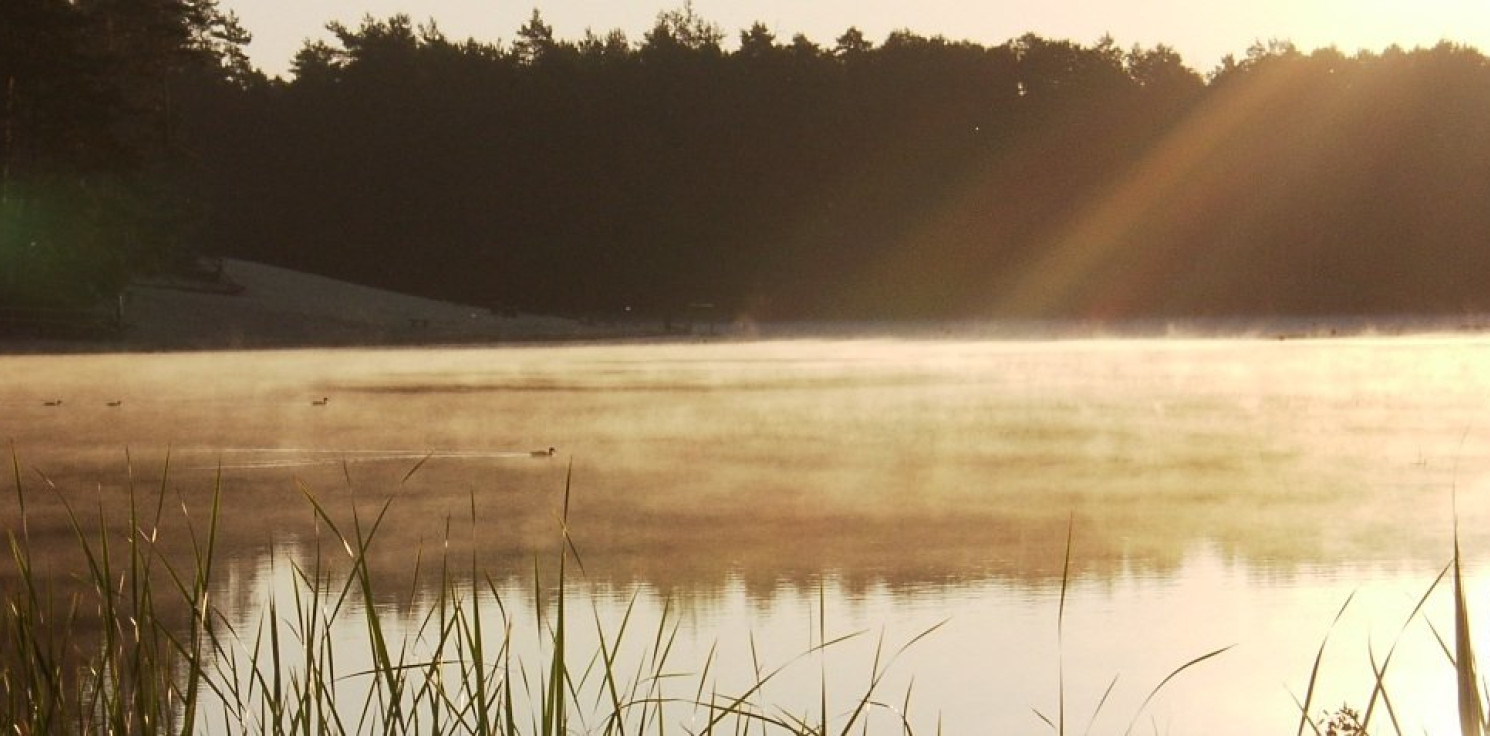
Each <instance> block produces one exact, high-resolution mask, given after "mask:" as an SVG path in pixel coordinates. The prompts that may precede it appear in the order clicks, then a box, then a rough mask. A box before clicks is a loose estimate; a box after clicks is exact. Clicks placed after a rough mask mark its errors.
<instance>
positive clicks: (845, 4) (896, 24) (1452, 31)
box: [220, 0, 1490, 76]
mask: <svg viewBox="0 0 1490 736" xmlns="http://www.w3.org/2000/svg"><path fill="white" fill-rule="evenodd" d="M682 4H683V3H682V0H603V1H600V2H597V1H596V0H220V5H221V7H222V8H224V9H227V10H233V11H235V12H237V13H238V16H239V18H240V19H241V20H242V21H243V24H244V26H245V27H247V28H248V30H249V31H250V32H252V33H253V34H254V41H253V43H252V44H250V45H249V48H248V51H249V55H250V56H251V57H252V58H253V61H254V64H255V65H256V66H258V67H259V68H261V69H263V70H264V71H265V72H266V73H268V74H269V75H271V76H274V75H283V76H288V69H289V62H290V58H291V57H292V56H293V55H294V53H295V51H296V50H297V49H299V48H300V46H301V44H302V42H303V41H304V40H305V39H307V38H327V37H329V36H328V34H326V33H325V31H324V26H325V24H326V23H327V22H328V21H331V20H339V21H342V22H344V23H347V24H348V25H352V26H355V25H356V24H357V22H358V21H360V20H361V18H362V17H363V16H364V15H367V14H371V15H373V16H374V17H377V18H379V19H383V18H387V17H389V16H391V15H393V14H395V13H400V12H402V13H407V14H408V15H410V16H411V17H412V18H413V19H414V20H415V21H416V22H421V23H422V22H424V21H427V20H429V19H431V18H433V19H434V20H435V21H436V22H437V23H438V25H439V27H440V29H441V30H442V31H443V32H444V33H445V35H446V36H447V37H449V38H451V39H452V40H464V39H466V38H468V37H472V38H476V39H477V40H480V41H488V42H495V41H501V42H503V43H504V44H505V43H506V42H508V41H510V40H511V39H512V38H513V36H514V35H516V31H517V29H518V28H519V27H520V26H521V25H522V24H523V23H524V22H525V21H526V20H527V18H528V16H529V15H530V14H531V13H532V11H533V9H534V8H535V7H536V8H538V9H539V10H540V11H542V12H543V16H544V20H545V21H546V22H548V23H549V25H552V26H553V27H554V33H555V35H557V36H559V37H560V38H564V39H570V40H577V39H579V38H580V37H581V36H582V35H583V34H584V31H585V29H586V28H591V29H593V30H595V31H596V32H597V33H603V32H605V31H608V30H611V29H613V28H619V29H621V30H622V31H625V32H626V35H627V37H628V38H630V39H631V40H632V41H633V42H635V41H640V40H641V38H642V33H643V32H644V31H646V30H647V29H649V28H651V26H652V24H653V21H654V20H655V19H656V17H657V13H658V11H661V10H666V9H673V8H678V7H681V6H682ZM693 7H694V10H695V11H696V12H697V13H698V14H699V15H701V16H703V17H704V18H705V19H707V20H710V21H713V22H715V23H717V24H719V25H720V26H721V27H723V29H724V31H725V33H726V34H727V36H728V43H731V44H732V43H733V42H734V40H735V39H736V38H737V37H738V35H739V31H740V30H741V29H744V28H747V27H749V26H750V24H751V23H753V22H755V21H760V22H762V23H765V24H766V25H767V26H768V27H770V28H771V29H772V30H773V31H775V32H776V34H777V36H778V37H780V38H781V39H782V40H783V41H785V40H787V39H789V38H790V37H791V36H792V35H793V34H795V33H805V34H806V35H807V37H808V38H811V39H812V40H813V41H816V42H817V43H818V44H820V45H822V46H826V47H831V46H832V45H833V39H835V38H837V37H838V36H839V35H840V34H842V33H843V31H844V30H845V29H847V28H848V27H849V26H857V27H858V28H859V29H860V30H862V31H864V34H865V36H866V37H867V38H869V39H870V40H872V41H875V42H876V43H878V42H879V41H881V40H883V39H884V37H885V36H886V35H887V34H889V33H890V32H891V31H893V30H896V29H902V28H904V29H909V30H911V31H914V32H917V33H920V34H922V35H926V36H933V35H942V36H946V37H947V38H949V39H952V40H964V39H965V40H971V41H976V42H978V43H982V44H984V45H989V46H993V45H998V44H1001V43H1003V42H1004V41H1007V40H1009V39H1010V38H1013V37H1016V36H1020V35H1023V34H1024V33H1025V32H1029V31H1033V32H1035V33H1038V34H1040V35H1042V36H1046V37H1048V38H1056V39H1069V40H1072V41H1078V42H1081V43H1085V44H1090V43H1094V42H1095V41H1096V40H1097V39H1098V38H1100V37H1101V36H1102V35H1103V34H1104V33H1108V34H1111V35H1112V36H1113V38H1115V39H1116V40H1117V42H1118V43H1119V44H1120V45H1121V46H1123V47H1124V48H1127V47H1130V46H1132V45H1133V44H1135V43H1136V44H1141V45H1143V46H1152V45H1153V44H1156V43H1166V44H1169V45H1170V46H1173V47H1174V48H1176V49H1177V50H1178V51H1179V52H1180V53H1181V54H1182V55H1183V56H1184V59H1185V61H1186V63H1188V64H1189V65H1190V66H1191V67H1192V68H1195V69H1196V70H1198V71H1201V72H1206V71H1209V70H1210V69H1211V68H1212V67H1214V66H1215V65H1216V63H1217V62H1218V61H1219V60H1220V59H1221V57H1222V56H1223V55H1225V54H1227V53H1234V54H1236V55H1237V56H1238V57H1240V56H1242V55H1243V54H1244V53H1245V51H1246V49H1247V47H1248V46H1249V45H1251V44H1252V42H1253V41H1257V40H1268V39H1273V38H1277V39H1287V40H1291V41H1293V42H1294V43H1295V44H1297V45H1298V46H1299V47H1300V48H1301V49H1303V50H1305V51H1309V50H1313V49H1315V48H1318V47H1321V46H1331V45H1333V46H1336V47H1338V48H1339V49H1340V50H1341V51H1344V52H1346V53H1353V52H1355V51H1357V50H1359V49H1363V48H1364V49H1369V50H1372V51H1380V50H1381V49H1383V48H1386V47H1387V46H1389V45H1392V44H1398V45H1400V46H1402V47H1404V48H1408V49H1410V48H1413V47H1415V46H1432V45H1433V44H1436V43H1438V42H1439V41H1441V40H1450V41H1456V42H1459V43H1465V44H1469V45H1472V46H1475V47H1476V48H1479V49H1480V50H1482V51H1486V52H1487V53H1490V0H1230V1H1228V2H1206V1H1204V0H982V1H979V0H915V2H906V1H905V0H694V3H693Z"/></svg>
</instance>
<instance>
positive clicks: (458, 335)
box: [0, 259, 626, 353]
mask: <svg viewBox="0 0 1490 736" xmlns="http://www.w3.org/2000/svg"><path fill="white" fill-rule="evenodd" d="M117 319H118V321H119V323H120V324H119V325H118V328H117V329H115V330H109V331H103V332H96V333H94V334H88V335H77V336H53V335H31V336H11V337H3V338H0V353H85V352H171V351H193V350H232V349H260V348H262V349H270V348H296V347H343V346H381V345H387V346H397V345H444V344H498V343H509V342H538V341H552V340H586V339H603V338H607V337H612V338H613V337H616V336H618V335H625V334H626V333H625V332H624V331H623V330H619V329H617V328H615V327H613V326H604V325H589V324H585V323H583V322H581V321H579V320H573V319H567V318H563V317H554V316H544V315H534V314H497V313H494V312H492V311H491V310H489V309H485V308H481V307H471V306H465V305H460V304H452V303H449V302H442V301H437V300H434V299H425V298H422V297H416V296H409V295H406V294H398V293H394V292H390V291H385V290H382V289H376V288H372V287H367V286H361V285H357V284H350V283H347V282H343V281H337V280H335V279H330V278H326V277H322V276H316V275H312V274H307V273H301V272H298V271H292V270H289V269H285V268H279V267H276V266H269V265H264V264H260V263H253V262H249V261H241V260H235V259H223V260H222V262H221V268H220V270H219V271H218V272H217V273H216V274H215V278H214V279H213V280H187V279H152V280H148V281H141V282H137V283H135V284H133V285H131V286H130V287H129V288H128V289H127V290H126V291H125V293H124V294H123V296H122V298H121V301H120V305H119V307H118V317H117Z"/></svg>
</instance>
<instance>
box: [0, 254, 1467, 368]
mask: <svg viewBox="0 0 1490 736" xmlns="http://www.w3.org/2000/svg"><path fill="white" fill-rule="evenodd" d="M118 312H119V314H118V319H119V321H120V323H121V324H120V326H119V329H117V330H111V331H108V332H105V333H99V334H94V335H89V336H76V337H53V336H0V354H48V353H103V352H179V351H198V350H238V349H281V348H312V347H366V346H389V347H396V346H409V347H414V346H446V345H473V346H479V345H502V344H523V343H540V342H543V343H548V342H556V341H562V342H590V341H616V340H677V339H756V338H764V339H770V338H781V339H806V338H835V337H836V338H905V339H947V338H952V339H1010V340H1031V339H1034V340H1039V339H1080V338H1100V337H1119V338H1121V337H1132V338H1154V337H1176V338H1194V337H1216V336H1224V337H1252V338H1260V339H1282V340H1286V339H1305V338H1329V337H1348V336H1362V335H1365V336H1371V335H1378V336H1389V335H1403V334H1418V333H1458V334H1464V333H1480V332H1485V331H1486V329H1487V327H1490V315H1445V316H1438V315H1424V316H1408V317H1390V318H1372V317H1359V316H1340V317H1315V318H1303V317H1301V318H1285V319H1267V318H1257V319H1249V318H1228V319H1172V320H1166V319H1145V320H1136V321H1129V322H1123V323H1118V324H1106V323H1097V322H1073V321H1042V320H961V321H877V322H872V321H856V322H834V321H797V322H773V323H754V322H750V321H748V320H736V319H733V318H732V317H731V318H727V317H726V316H724V315H717V316H712V315H711V316H710V318H709V319H699V320H681V321H675V322H673V323H663V322H659V321H646V320H616V321H604V322H598V321H585V320H579V319H571V318H566V317H559V316H546V315H537V314H522V313H508V314H499V313H496V312H493V311H491V310H489V309H485V308H481V307H471V306H465V305H460V304H453V303H450V302H442V301H438V300H434V299H426V298H422V297H416V296H409V295H406V294H398V293H394V292H390V291H385V290H382V289H377V288H372V287H368V286H361V285H357V284H351V283H347V282H343V281H337V280H335V279H331V278H326V277H323V276H316V275H312V274H307V273H302V272H298V271H292V270H289V269H285V268H279V267H276V266H269V265H264V264H260V263H253V262H249V261H241V260H235V259H223V260H222V261H221V267H220V270H219V271H218V272H217V273H216V275H215V280H212V281H200V280H198V281H191V280H161V279H156V280H150V281H143V282H139V283H136V284H134V285H132V286H131V287H130V288H129V289H128V290H127V291H126V293H125V294H124V295H123V298H122V300H121V303H120V306H119V309H118Z"/></svg>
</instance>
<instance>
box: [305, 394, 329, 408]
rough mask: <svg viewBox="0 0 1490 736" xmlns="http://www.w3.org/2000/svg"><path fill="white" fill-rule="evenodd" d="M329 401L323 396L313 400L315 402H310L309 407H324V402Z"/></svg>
mask: <svg viewBox="0 0 1490 736" xmlns="http://www.w3.org/2000/svg"><path fill="white" fill-rule="evenodd" d="M330 400H331V399H328V398H326V397H325V396H322V397H321V398H319V399H315V400H313V401H311V402H310V403H311V406H325V405H326V402H328V401H330Z"/></svg>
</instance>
